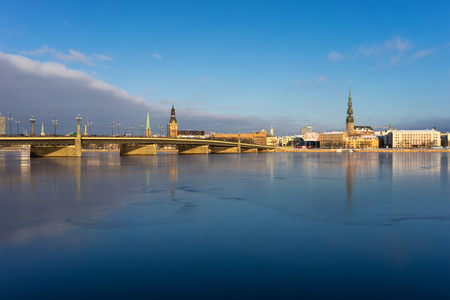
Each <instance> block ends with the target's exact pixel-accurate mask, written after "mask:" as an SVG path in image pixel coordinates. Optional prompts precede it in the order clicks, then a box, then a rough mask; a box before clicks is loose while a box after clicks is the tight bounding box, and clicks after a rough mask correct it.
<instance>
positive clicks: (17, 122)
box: [16, 116, 20, 135]
mask: <svg viewBox="0 0 450 300" xmlns="http://www.w3.org/2000/svg"><path fill="white" fill-rule="evenodd" d="M19 117H20V116H17V120H16V124H17V135H19V123H20V120H19Z"/></svg>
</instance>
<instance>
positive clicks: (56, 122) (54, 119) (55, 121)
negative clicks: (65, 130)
mask: <svg viewBox="0 0 450 300" xmlns="http://www.w3.org/2000/svg"><path fill="white" fill-rule="evenodd" d="M52 116H53V120H52V122H53V127H54V128H55V136H56V124H58V120H56V118H55V115H54V114H52Z"/></svg>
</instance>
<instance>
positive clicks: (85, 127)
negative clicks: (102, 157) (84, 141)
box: [84, 124, 87, 136]
mask: <svg viewBox="0 0 450 300" xmlns="http://www.w3.org/2000/svg"><path fill="white" fill-rule="evenodd" d="M84 136H87V124H84Z"/></svg>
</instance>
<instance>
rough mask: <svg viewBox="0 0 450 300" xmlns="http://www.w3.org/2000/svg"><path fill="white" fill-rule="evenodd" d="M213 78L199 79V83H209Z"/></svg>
mask: <svg viewBox="0 0 450 300" xmlns="http://www.w3.org/2000/svg"><path fill="white" fill-rule="evenodd" d="M210 80H211V78H207V77H200V78H199V79H197V82H208V81H210Z"/></svg>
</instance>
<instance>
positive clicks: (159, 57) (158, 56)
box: [153, 53, 162, 59]
mask: <svg viewBox="0 0 450 300" xmlns="http://www.w3.org/2000/svg"><path fill="white" fill-rule="evenodd" d="M153 57H154V58H156V59H161V58H162V55H161V54H158V53H153Z"/></svg>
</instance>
